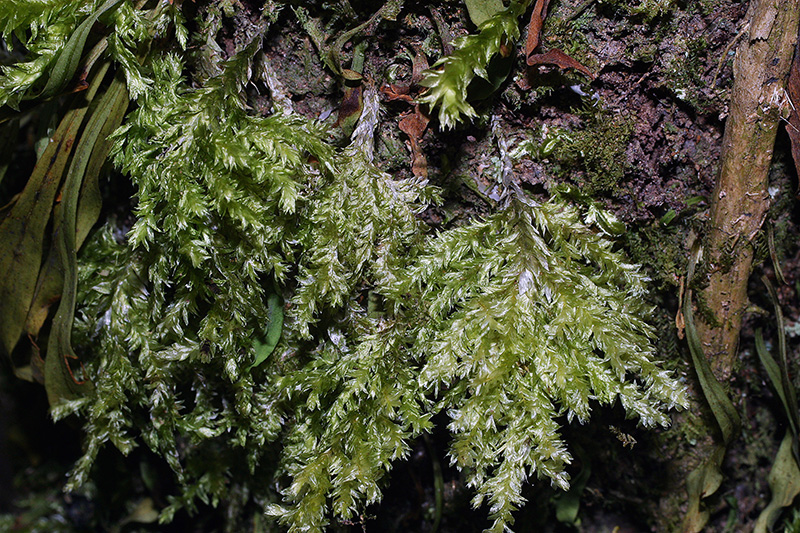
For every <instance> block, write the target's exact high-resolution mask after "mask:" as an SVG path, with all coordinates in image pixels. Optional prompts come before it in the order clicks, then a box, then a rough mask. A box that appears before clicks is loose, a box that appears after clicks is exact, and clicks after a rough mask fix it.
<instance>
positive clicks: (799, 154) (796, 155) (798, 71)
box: [786, 54, 800, 175]
mask: <svg viewBox="0 0 800 533" xmlns="http://www.w3.org/2000/svg"><path fill="white" fill-rule="evenodd" d="M786 92H787V93H788V95H789V103H790V105H791V106H792V111H791V113H790V114H789V121H788V122H789V123H788V124H787V125H786V132H787V133H788V134H789V140H790V141H791V143H792V159H794V168H795V170H796V171H797V173H798V175H800V113H799V112H798V109H797V106H798V105H800V54H795V56H794V61H793V62H792V67H791V69H790V70H789V81H788V82H787V84H786Z"/></svg>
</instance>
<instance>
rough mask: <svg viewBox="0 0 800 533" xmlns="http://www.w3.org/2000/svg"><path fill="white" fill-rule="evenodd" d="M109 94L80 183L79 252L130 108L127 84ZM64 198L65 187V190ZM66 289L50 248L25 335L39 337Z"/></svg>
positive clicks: (56, 255)
mask: <svg viewBox="0 0 800 533" xmlns="http://www.w3.org/2000/svg"><path fill="white" fill-rule="evenodd" d="M108 93H115V94H114V102H113V103H112V104H111V105H110V106H108V107H107V108H105V109H104V108H102V107H98V108H97V109H96V110H95V111H94V113H95V114H103V113H108V115H107V117H106V119H105V122H104V123H103V126H102V131H101V132H100V134H99V137H98V139H97V143H96V144H95V147H94V150H93V151H92V157H91V160H90V161H89V164H88V166H87V167H86V172H85V173H84V177H83V183H82V184H81V186H80V187H81V192H80V197H79V200H78V212H77V220H76V230H75V248H76V249H80V247H81V245H82V244H83V241H84V240H85V239H86V236H87V235H88V233H89V230H91V228H92V226H94V224H95V222H97V218H98V216H99V215H100V208H101V203H102V200H101V197H100V188H99V186H98V178H99V176H100V171H101V169H102V166H103V163H104V162H105V161H106V158H107V157H108V153H109V151H110V150H111V145H112V142H111V141H110V140H109V138H108V137H109V135H110V134H111V133H112V132H113V131H114V130H115V129H116V128H118V127H119V125H120V124H121V123H122V119H123V118H124V116H125V111H126V109H127V107H128V91H127V89H126V88H125V83H124V82H122V81H118V82H115V83H112V85H111V86H110V87H109V88H108ZM62 195H63V188H62ZM62 207H63V205H62V204H58V205H57V206H56V208H55V209H54V211H53V217H54V220H56V221H59V220H62V219H63V217H62V216H61V209H62ZM58 231H59V226H58V225H54V234H57V233H58ZM63 286H64V271H63V265H62V263H61V261H60V260H59V252H58V251H57V249H56V247H51V248H50V250H49V253H48V255H47V258H46V259H45V261H44V263H43V264H42V268H41V271H40V272H39V277H38V279H37V281H36V289H35V291H34V296H33V299H32V302H31V305H30V309H29V311H28V316H27V318H26V321H25V329H24V331H25V333H28V334H30V335H32V336H34V337H35V336H36V335H37V334H38V333H39V330H40V329H41V327H42V326H43V325H44V321H45V320H46V318H47V314H48V310H49V309H50V306H51V305H53V304H54V303H55V302H57V301H58V299H59V298H60V297H61V292H62V290H63Z"/></svg>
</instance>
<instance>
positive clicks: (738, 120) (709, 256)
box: [698, 0, 800, 383]
mask: <svg viewBox="0 0 800 533" xmlns="http://www.w3.org/2000/svg"><path fill="white" fill-rule="evenodd" d="M750 15H751V16H750V23H749V29H748V31H747V34H746V36H745V39H744V41H743V42H742V44H741V45H740V47H739V49H738V51H737V53H736V59H735V60H734V64H733V72H734V84H733V91H732V94H731V103H730V109H729V116H728V120H727V122H726V124H725V135H724V138H723V147H722V155H721V168H720V174H719V177H718V179H717V182H716V186H715V189H714V194H713V198H712V204H711V221H710V227H709V230H710V231H709V233H708V236H707V240H706V243H705V247H704V249H705V256H706V267H707V270H706V272H707V281H708V285H707V287H706V288H705V289H704V290H703V291H702V293H701V302H702V306H701V308H702V309H704V310H705V311H706V312H705V313H702V312H701V313H699V314H700V315H704V318H705V320H702V321H700V323H699V324H698V329H699V331H700V337H701V339H702V341H703V345H704V350H705V353H706V356H707V357H709V358H710V360H711V365H712V369H713V371H714V374H715V375H716V376H717V378H718V379H719V380H720V381H722V382H723V383H724V382H725V381H727V380H728V379H729V378H730V375H731V371H732V369H733V364H734V361H735V358H736V353H737V347H738V343H739V331H740V329H741V325H742V315H743V313H744V310H745V308H746V306H747V282H748V279H749V277H750V273H751V269H752V263H753V252H754V240H755V238H756V235H757V234H758V231H759V230H760V228H761V225H762V223H763V221H764V217H765V216H766V212H767V208H768V207H769V195H768V194H767V181H768V174H769V168H770V163H771V161H772V151H773V146H774V144H775V135H776V132H777V129H778V124H779V120H780V108H781V106H782V105H783V104H784V102H785V101H786V91H785V87H786V79H787V77H788V73H789V68H790V66H791V63H792V57H793V52H794V46H795V44H796V42H797V30H798V18H800V2H799V1H798V0H760V1H758V0H756V1H754V2H753V3H752V4H751V5H750Z"/></svg>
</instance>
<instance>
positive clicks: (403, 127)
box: [399, 105, 430, 178]
mask: <svg viewBox="0 0 800 533" xmlns="http://www.w3.org/2000/svg"><path fill="white" fill-rule="evenodd" d="M428 122H430V118H428V116H427V115H425V114H424V113H423V112H422V111H420V108H419V106H418V105H417V106H414V112H413V113H411V114H409V115H406V116H405V117H403V118H402V119H401V120H400V125H399V126H400V131H402V132H403V133H405V134H406V135H408V139H409V142H410V144H411V157H412V162H411V172H412V173H413V174H414V175H415V176H419V177H423V178H426V177H428V160H427V159H425V154H424V153H423V151H422V147H421V146H420V144H419V142H420V140H421V139H422V136H423V135H424V134H425V130H426V129H427V127H428Z"/></svg>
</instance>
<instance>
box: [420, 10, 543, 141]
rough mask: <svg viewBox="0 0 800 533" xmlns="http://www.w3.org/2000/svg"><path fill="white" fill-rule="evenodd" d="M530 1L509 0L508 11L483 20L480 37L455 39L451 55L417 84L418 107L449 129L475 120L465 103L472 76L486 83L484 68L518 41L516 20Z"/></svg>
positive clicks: (436, 64)
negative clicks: (419, 89)
mask: <svg viewBox="0 0 800 533" xmlns="http://www.w3.org/2000/svg"><path fill="white" fill-rule="evenodd" d="M529 4H530V0H521V1H518V0H512V2H511V3H510V4H509V6H508V8H506V9H505V10H503V11H501V12H500V13H497V14H496V15H494V16H493V17H491V18H489V19H488V20H486V21H485V22H484V23H483V24H481V26H480V28H479V29H480V33H478V34H475V35H467V36H465V37H461V38H459V39H457V40H456V41H455V42H454V43H453V45H454V46H455V48H456V49H455V51H454V52H453V53H452V54H450V55H448V56H445V57H443V58H441V59H439V60H438V61H437V62H436V63H434V64H433V66H432V67H431V69H430V70H427V71H426V72H425V77H424V78H423V79H422V81H421V82H420V84H421V85H423V86H425V87H428V91H427V92H426V93H425V94H423V95H422V96H421V97H420V98H419V102H420V103H424V104H428V105H429V106H430V107H431V109H436V108H438V109H439V122H440V123H441V125H442V127H443V128H445V129H452V128H454V127H455V126H456V124H457V123H459V122H461V121H462V120H464V118H465V117H466V118H473V117H475V116H476V114H475V109H474V108H473V107H472V105H470V104H469V102H467V87H469V84H470V82H471V81H472V80H473V79H474V78H475V76H480V77H482V78H484V79H487V80H488V79H489V75H488V73H487V72H486V68H487V66H488V65H489V61H490V60H491V59H492V57H494V56H495V55H496V54H498V53H500V48H501V46H502V45H503V44H506V43H514V42H515V41H516V40H517V39H518V38H519V27H518V21H517V19H518V18H519V17H520V16H521V15H522V14H523V13H524V12H525V10H526V9H527V8H528V5H529Z"/></svg>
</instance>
